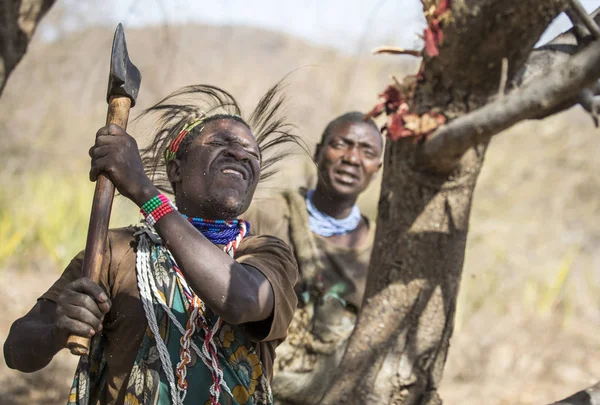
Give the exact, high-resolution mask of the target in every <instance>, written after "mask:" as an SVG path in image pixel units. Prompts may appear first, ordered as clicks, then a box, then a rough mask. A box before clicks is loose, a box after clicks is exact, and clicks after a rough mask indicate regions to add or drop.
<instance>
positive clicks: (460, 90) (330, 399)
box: [323, 0, 567, 405]
mask: <svg viewBox="0 0 600 405" xmlns="http://www.w3.org/2000/svg"><path fill="white" fill-rule="evenodd" d="M423 3H424V9H425V10H426V16H427V11H429V10H433V9H435V8H436V7H437V8H438V11H439V10H440V6H442V10H441V11H442V13H441V14H440V13H438V15H439V18H437V19H436V21H432V19H431V17H429V18H428V22H429V27H430V28H429V29H430V30H434V29H435V24H439V26H441V28H442V30H443V40H442V41H441V43H437V45H438V46H439V54H438V55H437V56H433V57H431V56H429V55H428V54H431V53H433V54H435V50H433V52H429V51H427V53H426V54H425V55H424V60H423V63H422V67H421V71H420V74H419V76H418V77H417V78H416V79H412V80H410V79H409V80H405V81H404V82H403V84H401V85H399V88H400V93H401V95H402V96H401V97H404V96H405V95H406V94H408V97H406V99H405V100H403V101H406V103H407V105H408V107H409V109H408V112H409V113H413V114H416V115H417V116H418V117H423V116H424V115H426V114H429V113H441V114H443V115H444V116H445V117H446V119H447V120H448V121H451V120H453V119H456V118H459V117H461V116H463V115H465V114H468V113H469V112H471V111H473V110H475V109H477V108H479V107H481V106H483V105H485V104H487V103H488V102H490V100H492V99H493V98H494V97H495V96H496V95H498V89H499V84H500V82H501V79H502V77H503V70H502V66H503V58H505V59H506V62H508V64H507V69H506V70H505V76H506V79H508V86H507V88H510V85H511V81H512V80H513V79H516V78H517V74H518V73H519V72H521V71H522V68H523V66H524V64H525V63H526V61H527V59H528V57H529V55H530V53H531V51H532V49H533V47H534V45H535V43H536V42H537V40H538V39H539V38H540V36H541V34H542V33H543V32H544V30H545V29H546V27H547V26H548V25H549V23H550V22H551V21H552V20H553V19H554V18H555V17H556V16H557V15H558V14H559V13H560V12H562V11H563V10H564V9H565V8H566V6H567V1H566V0H547V1H543V2H542V1H537V0H454V1H453V2H452V3H451V7H450V9H449V10H448V11H446V12H445V13H443V5H444V3H445V1H444V0H440V1H439V2H437V3H436V2H434V1H432V0H428V1H424V2H423ZM432 27H433V28H432ZM425 38H426V44H427V32H426V35H425ZM426 49H427V45H426ZM411 83H412V84H411ZM411 86H412V88H411ZM502 93H503V92H502ZM542 104H543V103H542ZM544 107H545V105H544ZM521 119H522V118H521ZM405 124H406V127H408V124H407V123H406V122H405ZM391 127H392V121H389V122H388V134H389V133H390V132H391ZM435 135H436V133H434V134H433V136H432V137H430V138H431V139H435ZM491 135H493V134H490V136H491ZM431 139H427V140H424V139H423V138H421V139H417V138H415V137H408V138H400V139H399V140H397V141H389V142H388V144H387V146H386V151H385V163H384V165H385V166H384V173H383V183H382V190H381V197H380V201H379V214H378V218H377V224H378V227H377V234H376V239H375V247H374V250H373V255H372V259H371V265H370V268H369V277H368V281H367V289H366V293H365V298H364V301H363V307H362V310H361V312H360V314H359V317H358V321H357V325H356V328H355V330H354V333H353V335H352V337H351V338H350V342H349V345H348V348H347V351H346V353H345V355H344V358H343V360H342V363H341V365H340V367H339V368H338V371H337V375H336V380H335V382H334V384H332V387H331V389H330V390H329V392H328V393H327V395H326V397H325V399H324V401H323V404H328V405H333V404H411V405H412V404H440V403H441V402H442V401H441V399H440V398H439V396H438V394H437V389H438V387H439V384H440V381H441V378H442V371H443V367H444V363H445V361H446V356H447V352H448V347H449V344H450V342H449V341H450V337H451V335H452V330H453V326H454V314H455V310H456V301H457V294H458V287H459V284H460V280H461V273H462V266H463V261H464V252H465V245H466V237H467V231H468V225H469V215H470V208H471V199H472V196H473V190H474V188H475V183H476V180H477V176H478V174H479V171H480V168H481V165H482V163H483V160H484V155H485V150H486V147H487V141H488V140H489V137H487V138H477V144H476V146H471V147H470V148H469V149H468V150H467V151H466V153H463V152H464V151H461V152H460V153H458V154H456V155H452V156H451V157H450V158H451V159H450V161H451V162H450V163H451V164H448V161H445V162H444V163H443V164H438V163H439V162H438V160H436V156H432V155H426V154H424V153H423V151H424V150H425V147H426V146H427V145H428V143H429V142H430V141H431ZM486 139H487V140H486ZM471 145H473V143H471Z"/></svg>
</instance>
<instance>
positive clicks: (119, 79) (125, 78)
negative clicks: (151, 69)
mask: <svg viewBox="0 0 600 405" xmlns="http://www.w3.org/2000/svg"><path fill="white" fill-rule="evenodd" d="M141 81H142V75H141V74H140V71H139V70H138V68H137V67H135V65H134V64H133V63H131V61H130V60H129V54H128V53H127V44H126V43H125V33H124V32H123V26H122V25H121V24H120V23H119V25H118V26H117V29H116V31H115V38H114V39H113V45H112V53H111V55H110V74H109V76H108V91H107V92H106V101H109V100H110V98H111V97H113V96H117V97H119V96H121V97H129V98H130V99H131V106H132V107H133V106H134V105H135V100H136V99H137V95H138V92H139V90H140V83H141Z"/></svg>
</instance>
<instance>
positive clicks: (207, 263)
mask: <svg viewBox="0 0 600 405" xmlns="http://www.w3.org/2000/svg"><path fill="white" fill-rule="evenodd" d="M154 227H155V229H156V231H157V232H158V234H159V235H160V237H161V239H162V240H163V242H164V243H165V244H166V246H167V247H168V248H169V250H170V251H171V253H172V254H173V256H174V257H175V260H176V261H177V263H178V264H179V266H180V268H181V271H182V272H183V274H184V275H185V278H186V280H187V282H188V283H189V284H190V286H191V287H192V289H193V290H194V291H195V292H196V294H198V297H200V299H201V300H202V301H204V302H205V303H206V304H207V305H208V306H209V307H210V309H211V310H213V311H214V312H215V313H216V314H217V315H219V316H220V317H221V318H222V319H223V320H224V321H225V322H227V323H229V324H231V325H238V324H243V323H248V322H257V321H262V320H265V319H267V318H268V317H270V316H271V314H272V313H273V307H274V299H273V290H272V288H271V284H270V283H269V281H268V280H267V279H266V277H265V276H264V275H263V274H262V273H261V272H260V271H259V270H257V269H255V268H254V267H251V266H245V265H242V264H239V263H238V262H236V261H235V260H234V259H232V258H231V257H230V256H229V255H228V254H226V253H225V252H223V250H222V249H220V248H219V247H217V246H215V245H213V244H212V243H211V242H210V241H209V240H208V239H206V238H205V237H204V236H203V235H202V234H201V233H200V232H198V231H197V230H196V228H194V226H193V225H191V224H190V223H189V222H188V221H187V220H186V219H185V218H183V217H182V216H181V215H180V214H179V213H177V212H174V213H171V214H167V215H166V216H165V217H163V218H162V219H161V220H160V222H158V223H156V224H155V225H154Z"/></svg>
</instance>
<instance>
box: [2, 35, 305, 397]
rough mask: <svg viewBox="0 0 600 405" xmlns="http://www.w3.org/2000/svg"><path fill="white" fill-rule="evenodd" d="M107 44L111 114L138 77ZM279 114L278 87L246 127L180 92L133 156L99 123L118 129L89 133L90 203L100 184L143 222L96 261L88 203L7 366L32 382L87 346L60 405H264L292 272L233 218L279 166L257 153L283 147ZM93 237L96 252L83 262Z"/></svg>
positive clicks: (227, 110) (267, 239)
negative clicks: (67, 353)
mask: <svg viewBox="0 0 600 405" xmlns="http://www.w3.org/2000/svg"><path fill="white" fill-rule="evenodd" d="M115 44H116V47H115V46H113V58H114V56H115V55H114V52H115V49H121V50H122V53H121V56H123V58H122V59H120V60H119V61H118V63H111V78H112V79H111V80H112V82H113V83H115V84H117V86H116V87H117V88H118V89H119V90H118V93H116V94H110V93H109V103H110V105H111V106H112V105H117V104H118V102H117V101H115V98H117V97H119V96H126V98H127V99H128V100H132V101H133V100H135V95H137V86H135V87H132V83H131V82H128V80H129V79H131V78H133V79H134V80H137V84H138V86H139V76H135V77H137V79H135V78H134V77H133V76H131V75H129V76H128V74H129V73H130V71H128V69H131V67H132V66H133V65H131V64H130V62H129V60H128V58H127V52H126V48H125V42H124V37H123V35H122V30H121V31H120V28H118V29H117V34H116V38H115ZM113 62H115V60H114V59H113ZM115 69H123V70H125V74H123V75H114V73H115V72H114V70H115ZM123 70H121V71H120V72H121V73H123ZM113 75H114V77H113ZM115 78H116V79H115ZM110 88H112V86H109V89H110ZM133 88H135V89H136V91H134V92H132V89H133ZM110 91H111V90H109V92H110ZM111 96H114V97H111ZM127 103H128V102H127V101H124V104H125V107H127ZM282 106H283V104H282V97H281V96H280V85H279V84H277V85H275V86H274V87H273V88H271V89H270V90H269V91H268V92H267V93H266V94H265V95H264V96H263V97H262V99H261V100H260V101H259V103H258V105H257V106H256V108H255V110H254V112H253V113H252V114H251V115H250V116H249V117H248V119H244V118H243V116H242V113H241V111H240V108H239V107H238V104H237V102H236V100H235V99H234V98H233V96H232V95H231V94H229V93H227V92H226V91H224V90H221V89H219V88H218V87H215V86H209V85H194V86H188V87H184V88H183V89H181V90H179V91H177V92H175V93H173V94H172V95H170V96H168V97H166V98H165V99H163V100H162V101H161V102H159V103H158V104H156V105H155V106H153V107H151V108H149V109H148V110H146V111H145V112H144V115H158V117H157V120H156V125H155V127H154V132H155V134H154V137H153V139H152V140H151V142H150V145H149V146H148V147H147V148H145V149H143V150H142V151H141V153H140V151H139V150H138V147H137V144H136V142H135V140H134V138H133V137H131V136H130V135H128V134H127V133H126V132H125V129H124V127H125V124H126V121H127V115H126V114H122V113H113V114H112V116H113V117H116V116H118V117H121V118H120V121H116V122H115V121H112V122H113V123H111V124H109V125H107V126H105V127H103V128H101V129H100V130H98V132H97V134H96V142H95V144H94V146H93V147H92V148H91V149H90V156H91V158H92V164H91V170H90V178H91V180H93V181H96V180H98V182H99V183H100V184H99V185H98V186H97V193H98V194H100V193H101V192H102V191H101V190H102V187H101V184H102V183H101V182H103V181H104V180H101V179H102V178H103V176H104V175H106V176H107V178H108V179H110V181H111V182H112V184H114V186H115V187H116V189H117V190H118V191H119V192H120V193H121V195H123V196H124V197H126V198H129V199H130V200H131V201H133V202H134V203H135V204H137V205H138V206H139V207H140V211H141V213H142V214H143V216H144V221H143V222H142V225H141V226H138V227H128V228H121V229H113V230H109V231H108V232H107V238H106V246H105V247H102V245H101V244H102V241H103V240H105V239H104V236H103V235H102V231H101V229H105V228H103V227H105V226H106V224H107V223H108V212H109V211H110V209H109V208H110V201H111V200H112V190H111V188H110V187H108V191H106V192H105V193H106V195H107V197H106V199H105V201H107V202H105V203H104V204H103V205H102V203H101V202H100V201H101V200H100V199H98V195H97V196H96V198H97V199H96V200H95V202H94V209H93V211H92V221H91V222H90V231H89V232H90V235H89V236H88V245H87V246H86V253H85V254H84V253H83V252H81V253H80V254H78V255H77V256H76V257H75V258H74V259H73V260H72V261H71V263H70V264H69V265H68V266H67V268H66V269H65V271H64V272H63V274H62V276H61V277H60V278H59V279H58V280H57V281H56V282H55V283H54V285H53V286H52V287H51V288H50V289H49V290H48V291H47V292H46V293H45V294H43V295H42V296H41V297H40V298H39V300H38V302H37V303H36V304H35V306H34V307H33V308H32V309H31V310H30V311H29V313H27V314H26V315H25V316H24V317H22V318H21V319H18V320H17V321H15V323H14V324H13V325H12V327H11V330H10V334H9V336H8V339H7V340H6V342H5V345H4V353H5V359H6V363H7V365H8V366H9V367H11V368H15V369H18V370H21V371H24V372H32V371H36V370H39V369H41V368H43V367H45V366H46V365H47V364H48V363H49V362H50V360H51V359H52V358H53V357H54V355H55V354H56V353H57V352H58V351H59V350H61V349H63V348H65V347H67V344H68V345H69V348H71V350H73V351H74V352H76V353H85V352H86V348H87V347H88V346H87V342H86V341H85V339H89V338H91V337H92V336H93V337H94V339H92V342H91V346H90V348H89V355H87V356H83V357H82V361H80V365H79V367H78V370H77V372H76V374H75V379H74V381H73V385H72V389H71V392H70V395H69V400H68V403H69V404H80V405H83V404H96V403H100V404H202V405H204V404H272V403H273V399H272V395H271V389H270V381H271V377H272V366H273V359H274V351H275V348H276V347H277V345H278V344H279V343H280V342H281V341H283V340H284V339H285V337H286V334H287V328H288V325H289V323H290V321H291V319H292V316H293V313H294V310H295V307H296V294H295V293H294V285H295V283H296V279H297V277H298V272H297V265H296V262H295V260H294V257H293V254H292V252H291V251H290V248H289V247H288V246H287V245H286V244H285V243H284V242H282V241H281V240H279V239H277V238H274V237H271V236H253V235H252V234H250V224H248V223H247V222H245V221H243V220H239V219H237V218H238V216H239V215H240V214H242V213H243V212H244V211H245V210H246V209H247V208H248V206H249V205H250V202H251V200H252V197H253V194H254V191H255V189H256V186H257V184H258V181H259V179H260V178H263V177H266V176H268V175H269V174H270V173H268V172H267V171H266V170H265V169H266V168H268V167H270V166H271V165H272V164H273V162H275V161H277V160H278V159H280V158H281V155H278V154H277V153H265V152H269V149H271V148H273V149H275V151H279V152H280V151H281V150H283V149H282V148H280V147H279V146H281V145H282V144H284V143H289V142H296V137H295V136H294V135H293V134H291V133H290V132H289V128H290V127H289V126H288V125H287V124H286V123H285V120H284V119H283V118H282V117H281V116H280V110H281V108H282ZM111 108H112V107H111ZM117 110H118V111H123V110H121V109H120V108H119V107H115V111H117ZM110 117H111V113H110V108H109V118H110ZM115 123H116V124H117V125H115ZM261 169H262V170H261ZM161 192H166V193H172V194H173V195H174V201H171V200H170V199H169V198H168V197H167V196H165V195H164V194H162V193H161ZM98 206H100V207H108V209H104V210H103V211H102V209H101V208H98ZM99 211H102V212H103V213H104V217H103V218H102V221H99V222H98V225H94V224H95V222H94V219H95V218H96V216H100V215H99V214H98V212H99ZM94 227H96V228H94ZM96 232H97V233H96ZM95 237H97V239H98V240H99V241H100V242H98V241H96V242H95V243H99V244H100V246H99V247H96V248H91V246H94V244H93V243H92V242H93V241H94V240H95V239H94V238H95ZM94 251H95V252H96V253H93V252H94ZM87 255H90V256H92V258H87V257H88V256H87ZM86 260H89V262H88V261H86ZM94 260H95V261H94ZM84 261H85V262H84ZM94 263H101V264H100V265H98V264H94ZM95 266H98V267H99V271H98V272H97V274H98V276H97V283H94V280H93V278H94V277H96V276H95V275H94V271H92V272H90V270H93V269H94V268H95ZM82 276H84V277H82ZM69 335H71V336H73V335H75V336H78V337H81V338H85V339H84V340H83V341H81V342H79V343H77V342H75V341H74V339H73V338H68V336H69ZM67 342H69V343H67Z"/></svg>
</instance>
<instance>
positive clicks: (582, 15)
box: [569, 0, 600, 39]
mask: <svg viewBox="0 0 600 405" xmlns="http://www.w3.org/2000/svg"><path fill="white" fill-rule="evenodd" d="M569 8H570V10H571V11H572V12H573V13H574V14H575V15H577V18H579V20H580V21H581V23H582V24H583V25H585V27H586V28H587V29H588V31H590V34H592V36H593V37H594V39H600V28H598V24H596V21H594V19H593V18H592V17H591V16H589V15H588V13H587V11H585V8H583V6H582V5H581V3H580V2H579V0H569ZM569 18H571V16H569ZM571 22H573V25H575V22H574V21H572V20H571Z"/></svg>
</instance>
